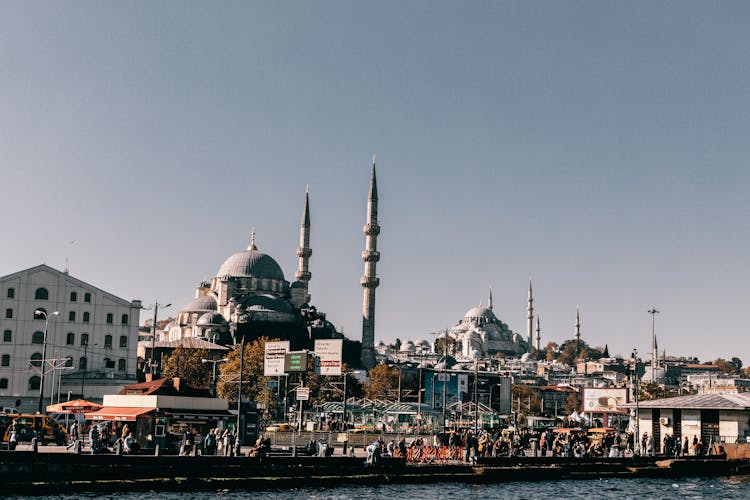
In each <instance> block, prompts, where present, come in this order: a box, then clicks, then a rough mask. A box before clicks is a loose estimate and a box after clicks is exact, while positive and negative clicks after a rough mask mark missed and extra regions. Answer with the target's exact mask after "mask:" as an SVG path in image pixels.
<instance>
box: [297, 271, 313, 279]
mask: <svg viewBox="0 0 750 500" xmlns="http://www.w3.org/2000/svg"><path fill="white" fill-rule="evenodd" d="M294 277H295V278H297V281H310V278H312V273H310V272H309V271H297V272H296V273H295V274H294Z"/></svg>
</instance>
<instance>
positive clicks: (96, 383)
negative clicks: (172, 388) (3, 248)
mask: <svg viewBox="0 0 750 500" xmlns="http://www.w3.org/2000/svg"><path fill="white" fill-rule="evenodd" d="M140 309H141V301H139V300H133V301H128V300H125V299H121V298H119V297H117V296H115V295H114V294H112V293H110V292H107V291H104V290H102V289H100V288H97V287H95V286H93V285H91V284H89V283H86V282H84V281H81V280H79V279H77V278H74V277H73V276H70V275H69V274H68V273H67V272H61V271H58V270H56V269H53V268H51V267H49V266H47V265H45V264H42V265H40V266H36V267H32V268H30V269H26V270H23V271H19V272H16V273H13V274H9V275H7V276H3V277H0V330H1V331H2V339H1V340H2V341H1V342H0V405H2V406H9V407H17V408H18V409H19V411H36V410H37V405H38V401H39V389H40V385H41V382H42V380H41V370H42V368H44V372H45V376H44V379H45V380H44V395H43V396H44V404H45V406H46V404H49V402H50V400H52V401H53V402H54V401H57V400H58V399H59V400H62V401H64V400H66V399H67V398H68V394H69V393H70V395H71V396H72V397H86V398H89V399H94V400H96V399H97V398H101V397H102V395H103V394H104V393H106V392H111V390H112V387H119V386H121V385H123V383H132V381H133V380H134V379H135V376H136V345H137V341H138V320H139V314H140ZM35 311H43V312H44V314H35ZM45 314H46V315H47V318H48V320H47V321H46V324H47V339H46V340H47V342H46V351H45V342H44V340H45V339H44V337H45V335H44V331H45V318H44V316H45ZM45 354H46V355H45ZM43 356H44V359H45V361H46V363H44V367H42V358H43Z"/></svg>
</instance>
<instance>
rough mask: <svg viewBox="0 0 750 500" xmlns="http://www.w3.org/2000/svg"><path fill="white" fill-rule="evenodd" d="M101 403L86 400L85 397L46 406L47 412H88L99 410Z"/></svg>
mask: <svg viewBox="0 0 750 500" xmlns="http://www.w3.org/2000/svg"><path fill="white" fill-rule="evenodd" d="M101 408H103V407H102V405H100V404H96V403H93V402H91V401H86V400H85V399H74V400H73V401H65V402H64V403H57V404H54V405H49V406H48V407H47V413H88V412H92V411H96V410H100V409H101Z"/></svg>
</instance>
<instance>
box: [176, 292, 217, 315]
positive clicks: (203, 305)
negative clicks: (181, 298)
mask: <svg viewBox="0 0 750 500" xmlns="http://www.w3.org/2000/svg"><path fill="white" fill-rule="evenodd" d="M182 310H183V311H189V312H193V311H215V310H216V299H215V298H214V297H212V296H211V295H204V296H203V297H198V298H197V299H194V300H193V301H192V302H191V303H190V304H188V305H187V306H185V307H183V308H182Z"/></svg>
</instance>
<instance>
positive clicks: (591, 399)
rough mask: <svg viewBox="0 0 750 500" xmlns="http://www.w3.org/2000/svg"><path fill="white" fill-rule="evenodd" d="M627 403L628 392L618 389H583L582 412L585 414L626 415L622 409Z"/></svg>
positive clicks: (625, 411) (625, 410)
mask: <svg viewBox="0 0 750 500" xmlns="http://www.w3.org/2000/svg"><path fill="white" fill-rule="evenodd" d="M627 402H628V390H627V389H625V388H618V389H594V388H590V387H584V389H583V411H584V412H586V413H627V409H626V408H624V405H625V403H627Z"/></svg>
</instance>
